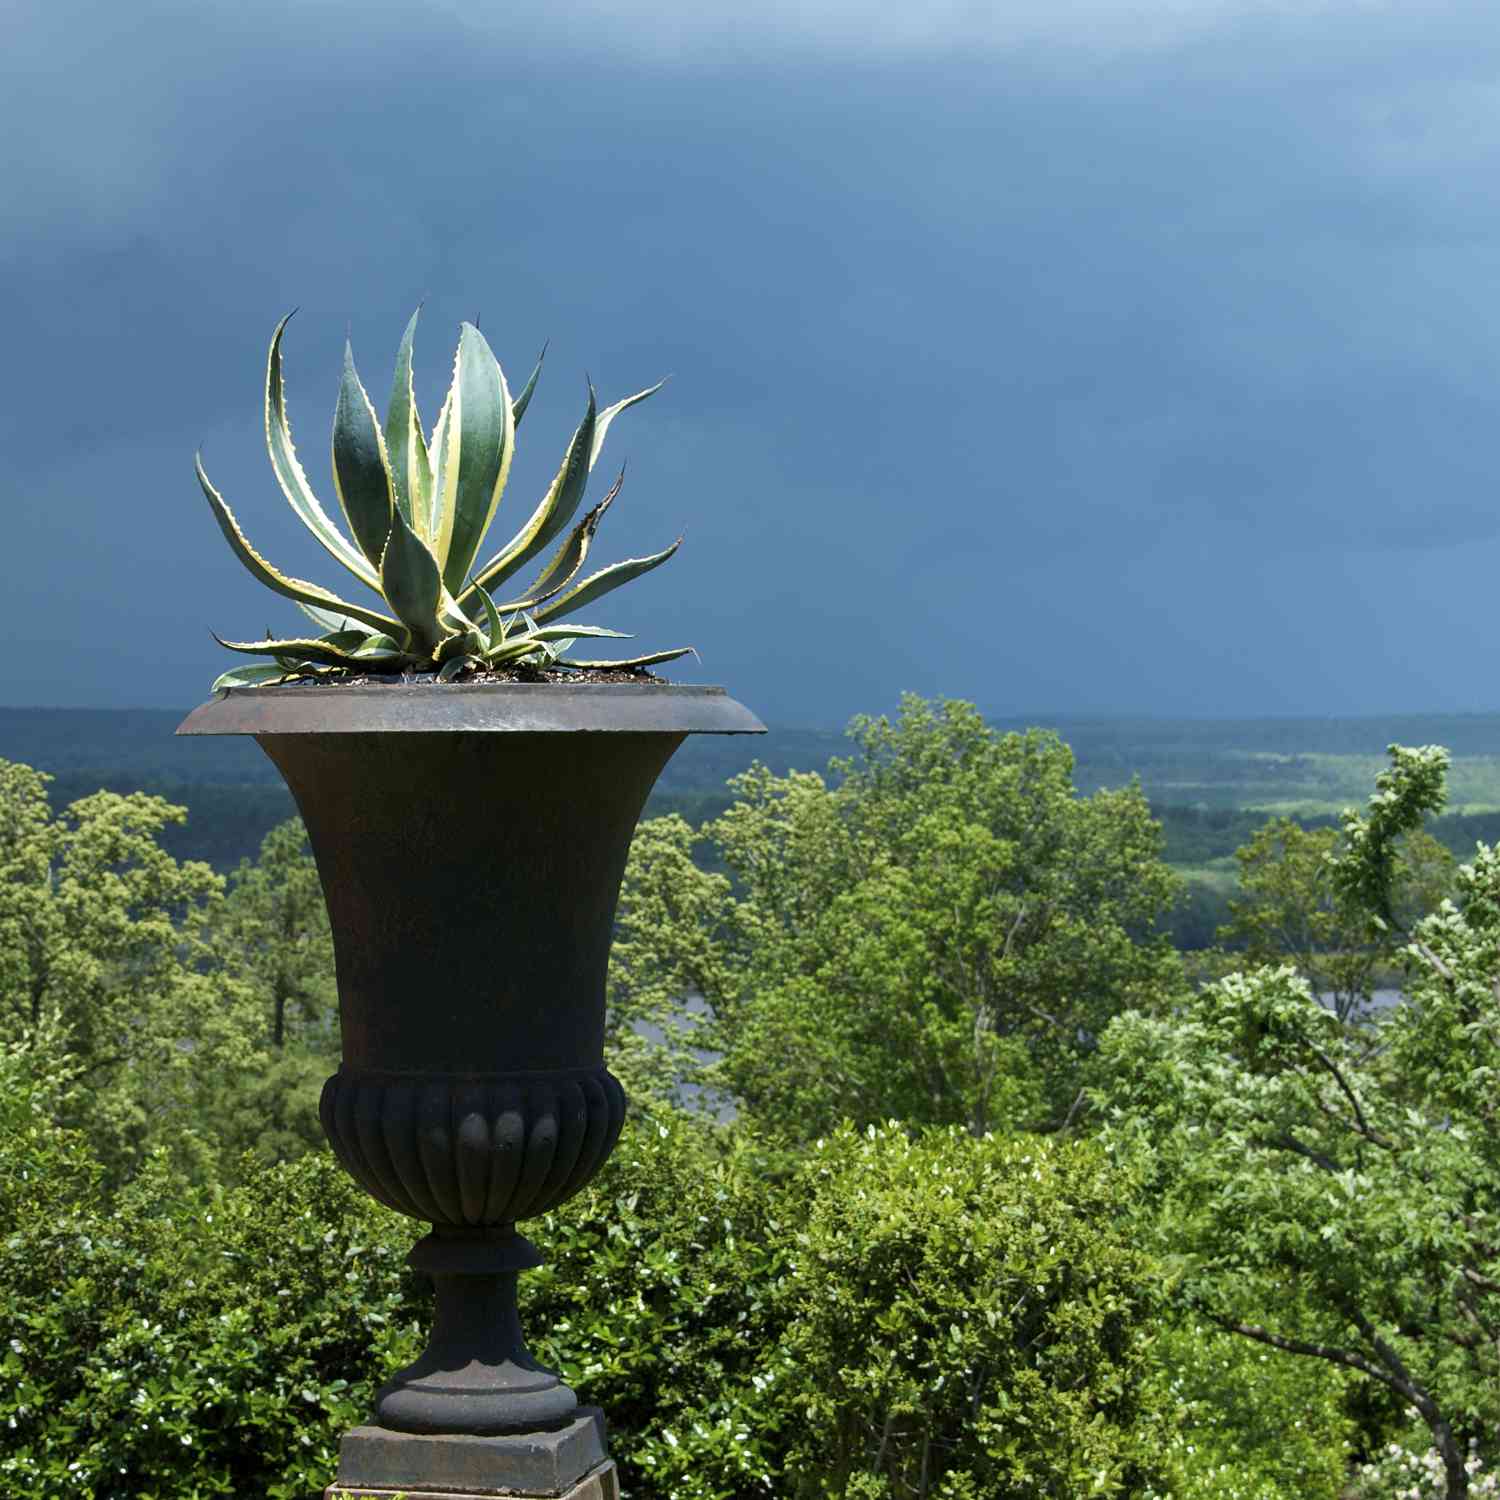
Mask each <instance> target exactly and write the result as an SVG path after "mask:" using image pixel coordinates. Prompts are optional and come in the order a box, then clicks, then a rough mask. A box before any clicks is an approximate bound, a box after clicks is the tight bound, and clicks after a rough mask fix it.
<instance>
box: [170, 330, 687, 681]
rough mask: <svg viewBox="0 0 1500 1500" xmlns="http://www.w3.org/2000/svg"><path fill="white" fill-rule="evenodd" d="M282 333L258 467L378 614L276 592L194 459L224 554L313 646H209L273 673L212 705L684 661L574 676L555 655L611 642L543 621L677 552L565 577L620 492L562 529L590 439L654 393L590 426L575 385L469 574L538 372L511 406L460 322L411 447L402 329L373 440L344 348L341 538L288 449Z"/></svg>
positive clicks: (626, 662) (338, 465)
mask: <svg viewBox="0 0 1500 1500" xmlns="http://www.w3.org/2000/svg"><path fill="white" fill-rule="evenodd" d="M290 317H291V314H290V313H288V314H287V317H285V318H283V319H282V320H281V322H280V323H278V324H277V325H276V332H275V333H274V334H273V335H272V338H271V353H270V357H269V359H268V360H267V363H266V444H267V447H268V448H269V449H270V453H271V467H272V468H273V469H274V470H275V471H276V478H277V480H278V481H279V482H280V484H281V488H282V492H283V493H284V494H285V495H286V498H287V500H288V501H289V502H290V504H291V507H292V509H293V510H294V511H295V512H296V513H297V516H298V517H299V519H300V520H301V521H302V522H303V523H304V524H305V525H306V526H307V529H308V530H309V531H311V532H312V534H313V535H314V536H315V537H316V538H317V539H318V541H320V542H321V543H322V544H323V546H324V547H325V548H326V549H327V550H328V551H329V552H330V553H331V554H332V555H333V556H334V557H335V558H336V559H337V560H338V561H339V562H340V563H342V564H343V566H344V567H345V568H347V569H348V570H349V572H350V573H352V574H353V575H354V577H355V578H356V579H357V580H358V581H359V582H360V583H361V584H363V585H364V586H365V587H366V588H368V589H370V590H372V591H373V592H374V593H375V594H376V595H378V596H379V598H380V601H381V604H382V605H384V608H383V609H382V608H371V607H369V606H367V605H365V604H362V603H351V602H350V601H349V600H346V599H343V598H341V597H340V596H339V595H338V594H335V593H333V592H331V591H330V590H328V589H325V588H322V587H320V586H319V585H318V584H315V583H306V582H304V581H303V580H302V579H300V578H292V577H289V576H288V575H287V574H285V573H282V572H281V571H280V570H279V569H277V568H275V567H274V566H272V564H271V563H269V562H267V561H266V559H265V558H264V557H262V556H261V555H260V553H259V552H257V551H256V550H255V548H254V547H252V546H251V545H250V542H249V540H248V539H247V537H246V536H245V534H244V532H243V531H241V529H240V525H239V522H238V521H236V520H235V518H234V513H233V512H232V511H231V510H230V509H229V506H228V505H227V504H225V502H224V498H223V496H221V495H220V494H219V492H218V491H217V490H216V489H215V488H214V487H213V485H212V484H211V483H210V482H209V478H208V475H207V474H206V473H204V470H203V461H202V455H201V454H200V455H199V456H198V462H197V470H198V482H199V484H201V485H202V486H203V493H204V494H205V495H206V496H207V497H208V503H209V505H210V507H211V508H212V510H213V513H214V517H215V519H216V520H217V521H218V523H219V526H220V528H221V529H222V530H223V532H224V535H225V537H226V538H228V541H229V545H230V546H231V547H232V548H233V549H234V552H235V555H236V556H237V557H238V558H239V559H240V561H241V562H242V563H244V565H245V566H246V567H247V568H248V569H249V570H250V572H251V573H253V574H254V575H255V577H256V578H258V579H259V580H260V581H261V582H262V583H264V584H265V585H266V586H267V587H268V588H271V589H274V590H275V591H276V592H277V593H278V594H283V595H285V596H286V597H287V598H288V599H291V600H293V601H295V602H296V604H297V605H298V606H299V607H300V608H301V609H302V611H303V613H304V614H306V615H307V616H308V617H309V618H310V619H311V620H312V621H313V623H314V624H315V625H316V626H317V627H318V628H319V630H318V633H316V634H307V635H303V636H297V637H292V638H288V639H281V640H278V639H274V638H272V637H271V635H270V634H269V632H268V633H267V636H266V639H265V640H261V641H225V640H220V641H219V644H220V645H223V646H227V647H228V648H229V649H230V650H231V651H241V652H245V653H248V654H250V655H253V656H269V657H271V658H272V660H271V661H270V662H264V663H258V664H256V665H253V666H242V667H238V668H235V669H233V670H231V671H228V672H225V673H223V674H222V675H221V676H220V677H219V678H218V679H217V680H216V681H215V682H214V687H215V689H218V688H224V687H250V686H257V685H264V684H267V683H273V682H280V681H284V680H289V679H293V678H299V677H329V676H342V675H347V674H350V673H360V674H364V673H398V672H413V671H415V672H436V673H437V674H438V676H439V677H440V678H443V679H445V680H446V679H450V678H453V677H456V676H457V675H458V674H459V673H461V672H463V671H466V670H470V669H482V668H486V667H490V668H494V667H544V666H554V665H555V666H559V667H576V668H589V667H593V668H611V667H618V668H641V667H647V666H651V665H653V664H655V663H658V662H665V661H671V660H673V659H675V658H676V657H679V656H684V655H686V654H687V653H688V652H689V651H690V650H691V649H692V648H691V647H687V646H683V647H678V648H676V649H675V650H671V651H658V652H656V653H654V654H652V655H649V656H634V657H629V658H626V659H622V660H617V661H580V660H576V659H573V658H570V657H567V656H566V655H565V654H564V653H566V652H567V651H568V649H569V648H570V647H571V646H572V645H573V644H574V643H575V642H576V641H578V640H580V639H584V638H593V637H599V636H608V637H616V638H618V637H621V636H623V634H624V633H623V632H622V631H618V630H606V629H604V628H603V627H601V626H597V625H578V624H567V625H564V624H560V623H559V622H560V621H561V620H563V619H564V618H565V617H566V616H569V615H572V614H576V613H577V612H578V611H579V610H581V609H583V608H584V607H585V606H587V605H590V604H592V603H594V601H595V600H597V599H600V598H602V597H603V596H604V595H605V594H608V593H610V592H611V591H612V590H614V589H617V588H619V587H620V585H621V584H625V583H629V582H630V581H631V580H632V579H634V578H639V577H640V576H641V574H643V573H649V572H650V571H651V569H652V568H656V567H659V566H660V565H661V564H662V563H664V562H666V560H667V559H668V558H669V557H671V556H672V554H673V553H674V552H676V550H677V548H678V546H679V545H680V544H681V540H682V539H681V538H680V537H679V538H678V540H677V541H676V542H673V544H672V545H671V546H670V547H667V548H665V549H664V550H663V551H661V552H656V553H653V554H652V555H651V556H650V557H636V558H630V559H628V560H627V561H625V562H619V563H615V564H614V565H613V566H611V567H607V568H603V569H601V570H600V571H598V572H596V573H592V574H590V575H588V576H587V577H584V578H582V579H580V578H579V574H580V573H581V572H582V570H583V565H584V561H585V560H586V558H587V557H588V554H589V549H590V547H591V546H592V544H593V539H594V533H595V531H596V530H597V529H598V527H599V522H600V519H601V518H602V517H603V515H604V512H605V511H606V510H608V509H609V506H610V504H611V502H612V501H613V500H614V498H615V496H616V495H617V494H619V492H620V483H621V479H623V477H624V475H623V471H622V472H621V479H617V480H616V481H615V483H614V485H613V486H612V487H611V488H610V490H609V492H608V493H607V494H606V495H605V496H604V498H603V499H602V500H600V502H599V503H598V504H597V505H595V506H594V507H593V508H592V509H591V510H589V511H587V512H586V513H585V514H584V516H583V518H582V519H581V520H579V521H576V522H574V517H575V515H577V513H578V510H579V507H580V506H581V505H582V504H583V499H584V494H585V492H586V490H587V487H588V480H589V473H590V471H591V470H592V469H593V467H594V463H595V461H596V460H597V459H598V457H599V450H600V448H601V447H603V445H604V435H605V433H606V432H608V430H609V427H610V424H611V423H612V422H613V421H614V419H615V418H616V417H617V416H619V414H620V413H621V412H622V411H625V410H626V409H627V408H629V407H631V406H634V405H635V404H636V403H637V402H638V401H644V400H645V399H646V398H647V397H648V396H650V395H652V394H654V393H655V392H656V391H658V390H660V388H661V387H660V385H654V386H651V387H650V388H649V389H647V390H644V391H637V392H636V393H635V395H633V396H627V397H626V398H625V399H624V400H623V401H617V402H615V404H614V405H613V406H607V407H605V408H604V409H603V410H602V411H601V410H600V409H599V407H598V405H597V402H596V401H595V398H594V388H593V386H592V384H590V386H589V395H588V406H587V409H586V410H585V412H584V415H583V420H582V421H581V422H580V423H579V424H578V428H577V430H576V431H575V432H574V434H573V437H572V441H571V442H570V443H569V444H568V448H567V452H566V453H565V454H564V455H563V461H562V465H561V467H560V468H559V469H558V471H557V474H556V477H555V478H554V479H553V480H552V483H551V484H550V485H549V486H548V488H547V492H546V493H545V494H544V495H543V496H542V498H541V500H540V501H539V502H538V504H537V506H536V508H535V510H533V511H532V513H531V516H530V518H529V519H528V520H527V521H526V524H525V525H524V526H522V527H521V529H520V530H519V531H517V532H516V534H515V535H514V536H513V537H511V539H510V540H509V541H508V542H506V543H505V545H504V546H503V547H501V548H500V550H499V551H498V552H496V553H495V554H494V555H493V556H492V557H490V558H489V560H488V561H487V562H484V563H482V564H480V565H478V566H476V565H475V559H476V558H477V557H478V556H479V552H480V548H481V546H482V544H483V542H484V537H485V533H486V532H487V531H488V530H489V527H490V523H491V522H492V521H493V520H494V518H495V512H496V509H497V508H498V506H499V504H500V497H501V494H502V492H503V491H504V489H505V481H506V478H507V476H508V475H509V473H510V463H511V457H512V454H513V453H514V450H515V437H516V428H517V427H519V426H520V423H521V418H522V417H523V416H524V415H525V413H526V408H527V407H528V406H529V405H530V403H531V395H532V392H533V391H534V390H535V389H536V382H537V376H538V375H539V374H540V373H541V368H542V359H541V358H538V360H537V362H536V368H535V369H533V370H532V372H531V378H530V379H529V380H527V382H526V384H525V386H524V387H523V388H522V390H521V392H520V394H519V395H517V396H514V397H512V395H511V393H510V389H509V387H508V386H507V385H506V382H505V374H504V372H503V371H502V370H501V368H500V364H499V361H498V360H496V358H495V356H494V354H493V353H492V352H491V351H490V346H489V345H488V344H487V343H486V342H485V339H484V336H483V334H481V333H480V331H479V330H478V328H476V327H474V326H473V325H472V324H469V323H465V324H463V325H462V328H461V331H460V333H459V339H458V351H457V353H456V355H455V356H454V361H453V382H452V384H451V386H450V387H449V390H448V395H447V399H446V400H445V401H444V402H443V409H442V412H441V413H440V415H439V416H438V419H437V425H436V426H435V427H434V428H433V430H432V435H431V437H430V438H427V437H424V435H423V432H422V424H421V422H420V421H419V420H418V416H417V409H416V401H415V398H414V395H413V391H412V373H411V361H412V342H413V339H414V338H415V335H416V329H417V314H416V313H413V314H412V317H411V321H410V322H409V323H408V324H407V325H406V333H405V336H404V337H403V338H402V340H401V347H400V350H399V351H398V353H397V355H396V378H395V382H394V385H393V388H392V391H391V399H390V406H389V408H388V411H387V414H386V419H385V424H384V426H383V427H382V426H381V424H380V422H379V421H378V419H377V418H376V415H375V408H374V407H373V406H372V405H371V403H370V398H369V396H368V395H366V394H365V388H364V386H363V385H362V384H361V383H360V379H359V375H358V373H357V371H356V370H355V368H354V355H353V351H352V350H351V349H350V348H349V347H348V346H347V345H346V346H345V352H344V374H343V380H342V383H341V385H340V388H339V399H338V406H337V408H336V409H335V411H334V417H333V487H334V492H335V494H336V495H337V496H338V501H339V507H340V509H341V510H342V511H343V513H344V520H345V521H346V522H347V523H348V527H349V535H348V536H346V535H345V534H344V533H343V532H342V531H341V530H340V529H339V527H338V526H337V525H335V523H334V522H333V521H332V520H331V519H330V517H329V515H328V512H327V511H325V510H324V508H323V506H322V505H321V504H320V503H319V501H318V498H317V496H316V495H314V494H313V492H312V487H311V486H310V485H309V484H308V481H307V476H306V474H305V473H303V470H302V465H301V464H300V463H299V462H298V459H297V454H296V450H295V449H294V448H293V447H292V433H291V427H290V425H289V423H288V421H287V414H286V393H285V387H284V383H283V380H282V374H281V339H282V335H283V334H284V333H285V331H286V325H287V322H288V321H289V320H290ZM542 354H543V356H545V354H546V350H545V349H544V350H543V351H542ZM570 523H571V524H570ZM564 533H566V535H564ZM559 537H561V538H562V540H561V542H560V543H559V545H558V546H557V547H556V549H555V550H554V551H553V552H552V553H551V555H550V557H548V558H547V560H546V561H545V563H544V564H543V565H542V567H541V571H540V572H538V573H537V574H536V576H535V577H534V578H533V579H532V581H531V583H530V584H529V585H528V586H527V587H526V588H524V589H521V590H520V591H519V592H515V593H513V594H512V595H511V596H510V597H508V598H507V597H503V593H502V585H508V584H509V582H510V580H511V579H512V577H513V576H514V575H515V574H517V573H519V572H520V571H521V570H522V569H523V568H525V567H526V566H527V564H528V563H531V562H533V561H534V560H535V559H537V558H538V557H540V556H541V554H542V553H544V552H545V551H546V550H547V548H548V547H549V546H551V544H552V543H553V542H555V541H557V539H558V538H559ZM351 538H352V540H351ZM215 639H216V640H219V637H217V636H215Z"/></svg>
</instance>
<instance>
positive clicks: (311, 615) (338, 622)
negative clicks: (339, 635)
mask: <svg viewBox="0 0 1500 1500" xmlns="http://www.w3.org/2000/svg"><path fill="white" fill-rule="evenodd" d="M297 608H298V609H300V610H301V611H302V613H303V614H305V615H306V616H307V618H308V619H309V620H311V621H312V622H313V624H314V625H319V626H321V627H322V628H323V629H324V630H348V629H349V627H350V626H351V625H352V624H353V623H354V622H353V621H352V620H350V619H349V618H348V616H346V615H339V614H335V613H334V612H333V611H332V610H331V609H319V608H318V606H317V605H316V604H299V605H298V606H297Z"/></svg>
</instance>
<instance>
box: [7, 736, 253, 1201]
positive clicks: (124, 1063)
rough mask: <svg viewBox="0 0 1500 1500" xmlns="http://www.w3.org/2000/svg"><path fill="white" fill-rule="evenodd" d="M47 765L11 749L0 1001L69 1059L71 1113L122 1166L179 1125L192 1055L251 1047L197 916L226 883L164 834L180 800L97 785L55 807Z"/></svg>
mask: <svg viewBox="0 0 1500 1500" xmlns="http://www.w3.org/2000/svg"><path fill="white" fill-rule="evenodd" d="M48 779H49V778H47V777H46V776H45V775H43V774H41V773H40V772H37V771H34V770H32V769H31V768H30V767H29V766H23V765H19V764H16V763H13V762H8V761H0V1006H3V1008H4V1011H5V1015H6V1020H7V1023H8V1028H7V1029H8V1032H9V1034H10V1036H11V1037H13V1038H16V1039H18V1040H19V1041H21V1042H22V1043H23V1045H27V1046H32V1047H38V1048H42V1047H45V1048H47V1049H49V1050H51V1051H53V1052H56V1053H57V1054H59V1061H60V1062H65V1063H66V1067H67V1070H68V1071H69V1072H70V1073H71V1074H72V1076H74V1077H75V1078H76V1080H77V1085H78V1086H77V1087H76V1088H75V1089H73V1090H72V1091H71V1092H70V1094H69V1095H68V1101H69V1102H68V1104H67V1106H66V1111H65V1114H66V1123H68V1124H71V1125H74V1126H76V1127H78V1128H80V1129H82V1130H85V1131H86V1132H87V1133H88V1134H89V1135H90V1136H91V1137H92V1138H93V1140H94V1145H95V1149H96V1150H97V1151H98V1153H99V1154H100V1156H101V1158H102V1159H103V1160H104V1161H105V1162H106V1163H107V1164H108V1165H109V1166H110V1167H111V1169H112V1170H114V1171H116V1172H118V1171H121V1170H124V1169H125V1168H127V1167H128V1165H129V1164H130V1163H131V1162H133V1161H134V1160H137V1159H138V1158H139V1157H140V1155H141V1153H142V1152H143V1151H144V1150H145V1149H146V1147H147V1145H148V1144H149V1142H150V1141H152V1140H154V1139H162V1138H166V1137H168V1136H169V1135H171V1134H172V1132H170V1131H167V1130H166V1129H164V1126H165V1124H166V1121H167V1120H168V1119H169V1118H175V1117H176V1115H177V1112H178V1111H180V1109H181V1108H182V1107H183V1105H184V1101H185V1099H186V1098H187V1096H188V1095H189V1094H190V1093H191V1092H192V1091H193V1089H194V1088H195V1086H196V1085H195V1084H194V1082H193V1079H192V1072H193V1069H195V1068H199V1069H201V1068H202V1067H203V1066H204V1059H205V1058H206V1057H210V1056H215V1055H229V1054H233V1053H235V1052H236V1051H238V1050H240V1049H241V1048H242V1045H243V1042H244V1036H243V1032H242V1029H241V1027H240V1025H239V1017H238V1016H237V1015H236V1014H235V1013H234V1012H233V1010H232V1008H230V1009H226V1008H225V1007H223V1006H221V1005H218V1004H216V1003H215V1002H216V996H215V992H214V989H213V986H212V984H211V981H210V980H209V978H208V977H207V976H206V975H205V974H204V973H203V972H201V969H200V962H199V960H200V959H201V956H202V955H201V951H200V949H199V948H198V946H197V944H196V942H195V940H194V938H193V936H192V932H191V930H190V928H191V921H190V919H191V920H196V919H198V918H200V917H202V916H203V915H204V914H206V913H207V912H209V911H210V910H211V909H212V908H213V906H214V905H215V904H216V903H217V902H218V901H219V900H220V899H221V898H222V893H223V882H222V881H221V880H220V878H219V877H218V876H217V875H215V874H214V872H213V871H212V870H211V869H209V867H208V866H207V865H205V864H202V863H199V862H197V861H186V862H183V863H180V864H179V863H178V862H177V861H176V860H174V859H173V858H172V857H171V856H170V855H169V854H167V853H166V852H165V851H164V850H163V849H162V848H161V846H160V844H159V843H158V842H157V835H158V834H159V833H160V832H161V830H162V829H163V828H164V827H167V826H168V825H170V824H172V823H178V822H181V821H182V820H183V818H184V817H185V813H184V811H183V809H181V808H179V807H174V806H173V805H172V804H171V803H169V802H167V801H165V800H164V799H162V798H160V797H152V796H146V795H144V794H142V793H135V794H132V795H130V796H120V795H117V794H115V793H112V792H98V793H95V794H94V795H93V796H89V797H83V798H80V799H79V800H78V801H76V802H74V803H72V804H71V805H70V806H69V807H67V808H66V809H65V810H64V811H63V812H62V813H61V814H60V815H54V814H53V812H52V809H51V808H50V807H49V805H48V802H47V791H46V784H47V781H48ZM179 1123H180V1122H179Z"/></svg>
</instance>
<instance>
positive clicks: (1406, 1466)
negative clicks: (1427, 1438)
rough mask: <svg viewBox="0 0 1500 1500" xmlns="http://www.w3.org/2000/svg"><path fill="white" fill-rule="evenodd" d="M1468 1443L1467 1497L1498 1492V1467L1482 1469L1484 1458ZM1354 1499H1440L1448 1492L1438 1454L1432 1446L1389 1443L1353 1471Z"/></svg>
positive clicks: (1484, 1499)
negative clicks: (1417, 1449)
mask: <svg viewBox="0 0 1500 1500" xmlns="http://www.w3.org/2000/svg"><path fill="white" fill-rule="evenodd" d="M1474 1450H1475V1444H1474V1443H1472V1442H1471V1443H1470V1444H1469V1456H1468V1458H1467V1459H1466V1460H1465V1461H1464V1468H1465V1469H1466V1470H1468V1474H1469V1500H1488V1497H1490V1496H1492V1495H1493V1496H1500V1470H1495V1469H1490V1470H1488V1471H1486V1469H1485V1466H1484V1461H1483V1460H1482V1459H1481V1458H1480V1457H1479V1455H1478V1453H1476V1452H1475V1451H1474ZM1353 1493H1354V1495H1355V1497H1356V1500H1444V1497H1445V1496H1446V1495H1447V1493H1448V1483H1447V1477H1446V1475H1445V1474H1444V1473H1443V1459H1442V1455H1441V1454H1440V1453H1439V1452H1438V1451H1437V1449H1436V1448H1429V1449H1428V1450H1427V1451H1426V1452H1425V1453H1416V1452H1413V1451H1412V1450H1411V1449H1410V1448H1403V1447H1402V1446H1401V1444H1400V1443H1391V1444H1390V1445H1389V1446H1388V1447H1387V1448H1386V1449H1385V1451H1384V1452H1383V1453H1381V1454H1380V1456H1379V1457H1378V1458H1377V1459H1376V1460H1375V1461H1374V1462H1373V1463H1368V1464H1361V1465H1360V1466H1359V1468H1358V1469H1357V1470H1355V1474H1354V1486H1353Z"/></svg>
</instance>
